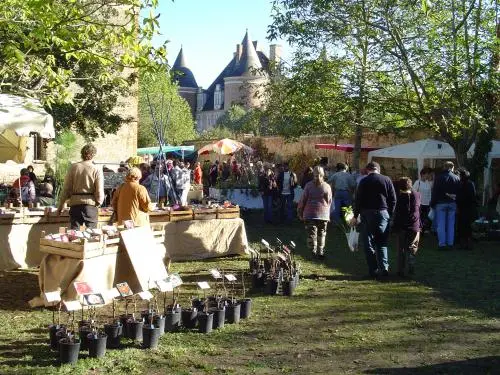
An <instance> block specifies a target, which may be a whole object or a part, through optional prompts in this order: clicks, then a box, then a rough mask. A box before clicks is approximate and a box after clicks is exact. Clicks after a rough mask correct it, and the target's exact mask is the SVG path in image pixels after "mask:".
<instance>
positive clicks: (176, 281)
mask: <svg viewBox="0 0 500 375" xmlns="http://www.w3.org/2000/svg"><path fill="white" fill-rule="evenodd" d="M167 281H170V282H171V283H172V286H173V287H174V288H177V287H178V286H180V285H182V279H181V277H180V276H179V274H178V273H173V274H171V275H170V276H169V277H167Z"/></svg>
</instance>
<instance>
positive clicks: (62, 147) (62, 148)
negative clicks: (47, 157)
mask: <svg viewBox="0 0 500 375" xmlns="http://www.w3.org/2000/svg"><path fill="white" fill-rule="evenodd" d="M55 144H56V158H55V176H54V177H55V180H56V185H57V192H56V199H57V198H58V196H59V192H60V190H61V188H62V186H63V185H64V178H65V177H66V173H67V172H68V169H69V167H70V166H71V162H72V161H74V160H79V159H80V157H79V155H78V152H79V149H80V147H79V146H80V145H79V143H78V138H77V136H76V135H75V133H74V132H72V131H70V130H63V131H62V132H60V133H58V134H57V136H56V139H55Z"/></svg>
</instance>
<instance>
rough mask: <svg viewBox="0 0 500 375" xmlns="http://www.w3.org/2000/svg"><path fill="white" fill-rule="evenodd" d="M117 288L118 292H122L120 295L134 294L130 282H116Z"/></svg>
mask: <svg viewBox="0 0 500 375" xmlns="http://www.w3.org/2000/svg"><path fill="white" fill-rule="evenodd" d="M116 289H118V292H119V293H120V296H122V297H129V296H132V295H134V293H133V292H132V289H130V286H129V285H128V283H118V284H116Z"/></svg>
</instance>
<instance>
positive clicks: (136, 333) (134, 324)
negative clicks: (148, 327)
mask: <svg viewBox="0 0 500 375" xmlns="http://www.w3.org/2000/svg"><path fill="white" fill-rule="evenodd" d="M142 327H144V322H143V321H142V320H134V321H128V322H127V329H126V331H127V333H128V338H129V339H132V340H136V341H139V340H142Z"/></svg>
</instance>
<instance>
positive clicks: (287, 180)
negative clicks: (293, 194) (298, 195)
mask: <svg viewBox="0 0 500 375" xmlns="http://www.w3.org/2000/svg"><path fill="white" fill-rule="evenodd" d="M281 194H283V195H289V194H290V172H284V173H283V190H282V191H281Z"/></svg>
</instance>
